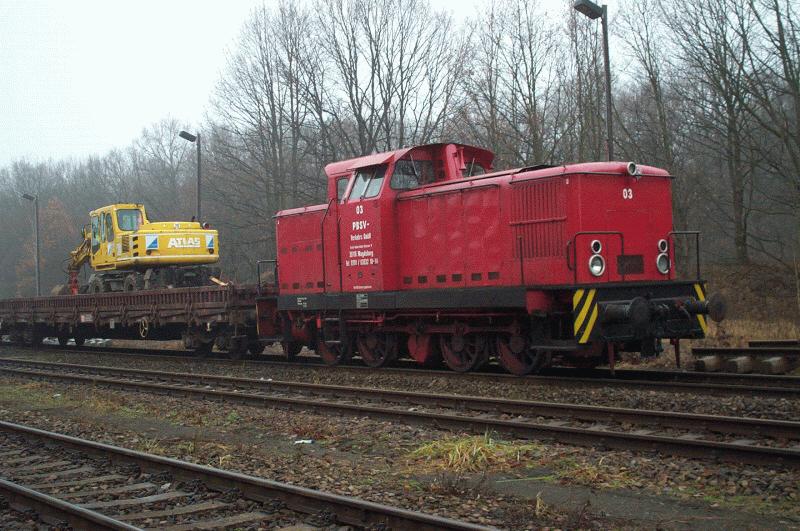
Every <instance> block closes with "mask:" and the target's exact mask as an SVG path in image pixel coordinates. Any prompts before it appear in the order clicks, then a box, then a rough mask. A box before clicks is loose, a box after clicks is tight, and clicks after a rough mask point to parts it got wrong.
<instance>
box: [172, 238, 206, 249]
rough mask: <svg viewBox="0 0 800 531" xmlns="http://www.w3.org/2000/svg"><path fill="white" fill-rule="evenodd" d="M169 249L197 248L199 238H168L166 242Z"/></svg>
mask: <svg viewBox="0 0 800 531" xmlns="http://www.w3.org/2000/svg"><path fill="white" fill-rule="evenodd" d="M167 247H168V248H169V249H198V248H200V238H170V239H169V243H167Z"/></svg>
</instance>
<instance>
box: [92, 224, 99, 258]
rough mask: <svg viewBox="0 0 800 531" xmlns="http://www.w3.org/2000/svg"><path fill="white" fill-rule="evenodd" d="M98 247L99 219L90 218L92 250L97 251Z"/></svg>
mask: <svg viewBox="0 0 800 531" xmlns="http://www.w3.org/2000/svg"><path fill="white" fill-rule="evenodd" d="M99 245H100V218H99V217H97V216H92V250H94V251H97V249H98V247H99Z"/></svg>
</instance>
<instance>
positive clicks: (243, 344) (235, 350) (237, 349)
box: [228, 337, 247, 360]
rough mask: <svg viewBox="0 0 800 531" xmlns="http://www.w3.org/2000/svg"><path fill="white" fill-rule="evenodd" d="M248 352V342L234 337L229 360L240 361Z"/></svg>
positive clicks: (229, 349) (229, 351) (229, 350)
mask: <svg viewBox="0 0 800 531" xmlns="http://www.w3.org/2000/svg"><path fill="white" fill-rule="evenodd" d="M246 352H247V341H246V340H245V339H244V338H239V337H232V338H231V342H230V346H229V347H228V358H230V359H232V360H240V359H242V356H243V355H244V354H245V353H246Z"/></svg>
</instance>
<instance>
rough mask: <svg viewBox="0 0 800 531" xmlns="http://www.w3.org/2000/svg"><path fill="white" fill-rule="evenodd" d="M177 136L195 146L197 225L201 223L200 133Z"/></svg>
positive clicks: (185, 133)
mask: <svg viewBox="0 0 800 531" xmlns="http://www.w3.org/2000/svg"><path fill="white" fill-rule="evenodd" d="M178 136H179V137H181V138H183V139H184V140H188V141H189V142H195V143H196V144H197V191H196V193H197V196H196V198H195V216H194V219H196V220H197V222H198V223H202V222H201V221H200V133H197V134H195V135H193V134H192V133H187V132H186V131H181V132H180V133H178Z"/></svg>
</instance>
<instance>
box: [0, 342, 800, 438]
mask: <svg viewBox="0 0 800 531" xmlns="http://www.w3.org/2000/svg"><path fill="white" fill-rule="evenodd" d="M15 365H16V366H25V367H37V368H44V369H52V370H55V369H58V370H73V371H75V370H77V371H84V372H89V373H91V374H96V375H115V376H119V377H123V376H125V377H130V376H134V377H143V378H150V379H154V380H157V381H166V382H172V383H176V384H183V385H208V384H213V385H216V386H228V387H233V388H249V389H254V390H266V391H270V392H287V391H289V392H294V393H302V394H305V395H312V396H333V397H347V398H355V399H365V398H369V399H376V400H385V401H394V402H399V403H403V404H414V405H420V406H436V407H445V408H450V409H454V410H456V411H460V410H472V411H482V412H490V413H506V414H513V415H527V416H533V417H568V418H571V419H576V420H583V421H592V422H597V421H598V420H602V421H606V422H626V423H631V424H640V425H642V424H643V425H652V424H657V425H659V426H661V427H668V428H679V429H698V428H701V429H704V430H707V431H713V432H718V433H730V434H739V435H752V434H753V433H758V434H759V435H762V436H766V437H775V438H786V439H792V438H794V439H798V440H800V422H793V421H785V420H773V419H758V418H746V417H729V416H722V415H704V414H698V413H679V412H673V411H656V410H641V409H629V408H620V407H609V406H593V405H585V404H571V403H560V402H543V401H530V400H515V399H507V398H493V397H480V396H468V395H453V394H441V393H419V392H411V391H397V390H391V389H377V388H369V387H348V386H342V385H331V384H317V383H307V382H293V381H281V380H258V379H254V378H241V377H233V376H219V375H213V374H202V373H178V372H164V371H153V370H146V369H127V368H125V369H122V368H119V367H105V366H97V365H78V364H68V363H56V362H48V361H35V360H15V359H9V358H0V371H2V370H3V369H4V368H6V367H13V366H15Z"/></svg>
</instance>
